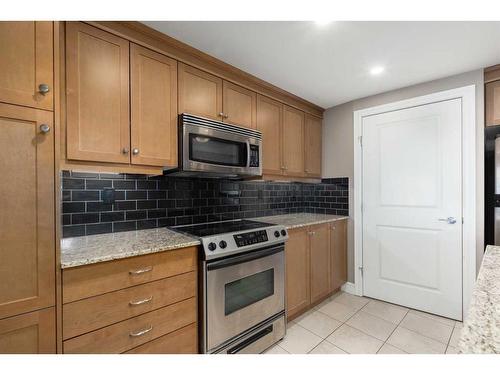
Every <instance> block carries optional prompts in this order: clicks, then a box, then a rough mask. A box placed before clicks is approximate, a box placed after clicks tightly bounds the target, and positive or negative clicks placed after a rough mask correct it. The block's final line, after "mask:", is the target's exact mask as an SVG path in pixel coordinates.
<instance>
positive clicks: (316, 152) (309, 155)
mask: <svg viewBox="0 0 500 375" xmlns="http://www.w3.org/2000/svg"><path fill="white" fill-rule="evenodd" d="M304 132H305V138H304V144H305V172H306V176H308V177H320V178H321V138H322V134H321V132H322V126H321V119H320V118H317V117H313V116H309V115H306V124H305V127H304Z"/></svg>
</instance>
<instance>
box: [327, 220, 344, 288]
mask: <svg viewBox="0 0 500 375" xmlns="http://www.w3.org/2000/svg"><path fill="white" fill-rule="evenodd" d="M330 248H331V250H330V251H331V269H332V277H331V283H332V284H331V285H332V287H331V289H332V291H334V290H336V289H338V288H340V287H341V286H342V285H344V283H345V282H346V281H347V220H338V221H334V222H333V223H331V224H330Z"/></svg>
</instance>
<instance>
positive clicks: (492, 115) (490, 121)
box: [485, 81, 500, 126]
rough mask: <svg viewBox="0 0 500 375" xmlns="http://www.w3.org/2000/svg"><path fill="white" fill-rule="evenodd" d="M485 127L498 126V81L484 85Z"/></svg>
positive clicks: (499, 84)
mask: <svg viewBox="0 0 500 375" xmlns="http://www.w3.org/2000/svg"><path fill="white" fill-rule="evenodd" d="M485 86H486V92H485V100H486V126H494V125H500V81H493V82H489V83H487V84H486V85H485Z"/></svg>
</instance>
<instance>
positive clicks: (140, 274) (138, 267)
mask: <svg viewBox="0 0 500 375" xmlns="http://www.w3.org/2000/svg"><path fill="white" fill-rule="evenodd" d="M196 254H197V249H196V247H189V248H184V249H180V250H172V251H165V252H162V253H157V254H148V255H142V256H137V257H132V258H126V259H120V260H115V261H111V262H103V263H96V264H91V265H88V266H81V267H76V268H70V269H65V270H63V303H69V302H73V301H77V300H80V299H83V298H87V297H93V296H97V295H100V294H104V293H108V292H112V291H115V290H119V289H124V288H128V287H130V286H135V285H139V284H144V283H148V282H151V281H156V280H160V279H163V278H165V277H170V276H174V275H178V274H181V273H186V272H190V271H195V270H196V266H197V256H196Z"/></svg>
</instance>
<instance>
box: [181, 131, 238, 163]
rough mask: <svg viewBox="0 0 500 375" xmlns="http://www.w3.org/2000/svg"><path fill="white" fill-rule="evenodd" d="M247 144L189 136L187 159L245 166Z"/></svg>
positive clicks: (203, 136)
mask: <svg viewBox="0 0 500 375" xmlns="http://www.w3.org/2000/svg"><path fill="white" fill-rule="evenodd" d="M247 155H248V152H247V144H246V143H244V142H237V141H231V140H227V139H222V138H216V137H209V136H206V135H198V134H189V159H190V160H193V161H198V162H201V163H210V164H217V165H229V166H234V167H246V166H247Z"/></svg>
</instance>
